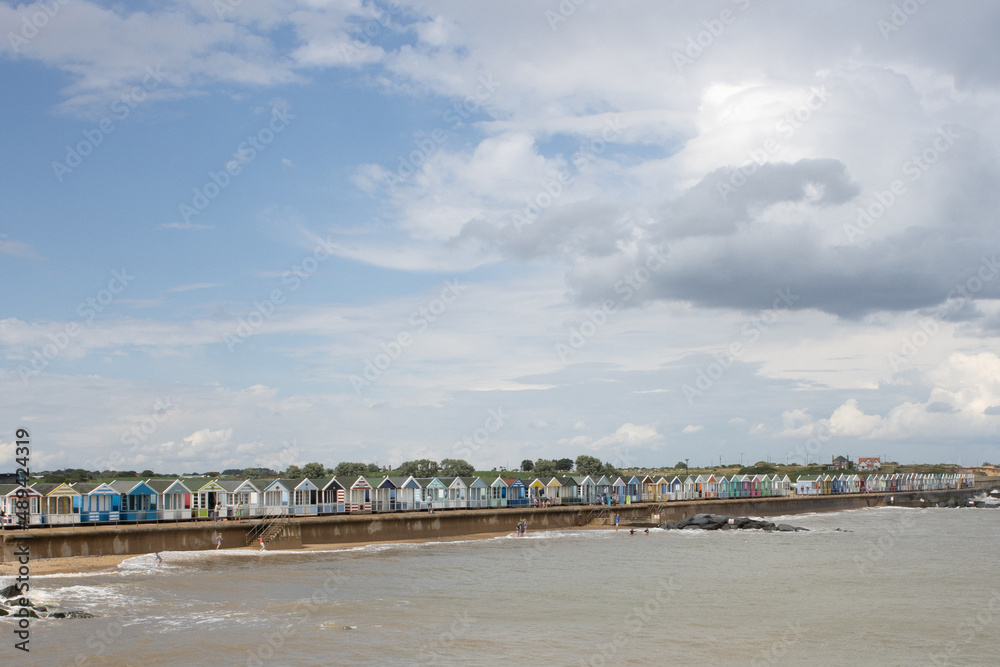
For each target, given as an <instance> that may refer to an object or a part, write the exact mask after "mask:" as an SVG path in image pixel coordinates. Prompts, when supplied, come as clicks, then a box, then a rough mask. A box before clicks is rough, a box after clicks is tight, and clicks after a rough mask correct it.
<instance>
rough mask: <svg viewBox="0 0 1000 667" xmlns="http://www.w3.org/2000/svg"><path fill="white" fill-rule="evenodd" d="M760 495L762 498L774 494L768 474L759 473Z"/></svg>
mask: <svg viewBox="0 0 1000 667" xmlns="http://www.w3.org/2000/svg"><path fill="white" fill-rule="evenodd" d="M760 495H761V497H763V498H770V497H771V496H772V495H774V487H773V486H772V482H771V476H770V475H760Z"/></svg>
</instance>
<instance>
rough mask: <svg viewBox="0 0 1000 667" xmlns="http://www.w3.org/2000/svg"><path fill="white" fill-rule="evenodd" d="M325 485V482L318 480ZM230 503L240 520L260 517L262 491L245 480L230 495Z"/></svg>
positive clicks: (256, 483)
mask: <svg viewBox="0 0 1000 667" xmlns="http://www.w3.org/2000/svg"><path fill="white" fill-rule="evenodd" d="M320 482H321V483H325V482H326V480H320ZM230 502H231V503H232V504H233V506H235V507H236V516H237V518H240V519H246V518H250V517H255V516H260V515H261V513H262V512H263V509H262V508H263V507H264V489H263V488H261V487H260V486H259V485H258V482H256V481H254V480H249V479H245V480H243V481H242V482H239V483H238V484H237V486H236V488H235V489H233V492H232V493H231V494H230Z"/></svg>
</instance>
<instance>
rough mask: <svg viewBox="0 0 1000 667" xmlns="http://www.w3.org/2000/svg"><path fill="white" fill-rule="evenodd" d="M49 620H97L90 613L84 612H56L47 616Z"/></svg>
mask: <svg viewBox="0 0 1000 667" xmlns="http://www.w3.org/2000/svg"><path fill="white" fill-rule="evenodd" d="M49 618H97V617H96V616H94V615H93V614H91V613H90V612H86V611H57V612H56V613H54V614H52V615H51V616H49Z"/></svg>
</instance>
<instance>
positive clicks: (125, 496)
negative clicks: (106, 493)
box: [110, 480, 156, 521]
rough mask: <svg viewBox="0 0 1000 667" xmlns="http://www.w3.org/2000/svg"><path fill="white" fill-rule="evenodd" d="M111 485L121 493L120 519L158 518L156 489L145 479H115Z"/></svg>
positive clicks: (142, 519) (146, 519) (149, 519)
mask: <svg viewBox="0 0 1000 667" xmlns="http://www.w3.org/2000/svg"><path fill="white" fill-rule="evenodd" d="M110 486H111V488H112V489H114V490H115V491H117V492H118V494H119V501H118V509H119V512H120V514H119V516H118V518H119V520H120V521H155V520H156V489H154V488H152V487H151V486H149V485H148V484H146V483H145V482H143V481H138V482H133V481H129V480H120V481H114V482H111V484H110ZM112 502H114V500H113V499H112Z"/></svg>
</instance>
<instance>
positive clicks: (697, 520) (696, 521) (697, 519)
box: [691, 514, 712, 526]
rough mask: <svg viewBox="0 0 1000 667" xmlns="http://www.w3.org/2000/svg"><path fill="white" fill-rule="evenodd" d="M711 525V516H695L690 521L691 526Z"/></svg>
mask: <svg viewBox="0 0 1000 667" xmlns="http://www.w3.org/2000/svg"><path fill="white" fill-rule="evenodd" d="M708 523H712V515H711V514H695V515H694V518H693V519H691V524H693V525H695V526H704V525H705V524H708Z"/></svg>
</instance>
